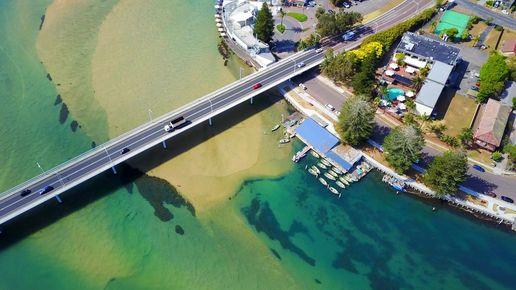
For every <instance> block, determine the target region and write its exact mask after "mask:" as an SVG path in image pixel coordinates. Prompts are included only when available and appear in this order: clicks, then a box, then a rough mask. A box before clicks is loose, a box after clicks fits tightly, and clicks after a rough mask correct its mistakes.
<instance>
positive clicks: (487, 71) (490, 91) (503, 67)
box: [477, 51, 510, 102]
mask: <svg viewBox="0 0 516 290" xmlns="http://www.w3.org/2000/svg"><path fill="white" fill-rule="evenodd" d="M509 76H510V71H509V66H508V65H507V62H506V61H505V57H504V56H503V55H501V54H499V53H498V52H496V51H494V52H491V54H490V55H489V58H488V59H487V61H486V63H485V64H484V65H483V66H482V68H481V69H480V90H479V92H478V95H477V101H479V102H485V101H487V99H489V98H494V97H497V96H498V95H499V94H500V93H501V92H502V90H503V88H504V87H505V82H506V81H507V80H508V79H509Z"/></svg>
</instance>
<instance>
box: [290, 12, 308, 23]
mask: <svg viewBox="0 0 516 290" xmlns="http://www.w3.org/2000/svg"><path fill="white" fill-rule="evenodd" d="M287 16H290V17H292V18H294V19H296V20H297V21H299V22H305V21H307V20H308V16H306V15H305V14H303V13H297V12H288V13H287Z"/></svg>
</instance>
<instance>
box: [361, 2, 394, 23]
mask: <svg viewBox="0 0 516 290" xmlns="http://www.w3.org/2000/svg"><path fill="white" fill-rule="evenodd" d="M403 1H404V0H392V1H389V2H388V3H387V4H385V5H384V6H382V7H381V8H380V9H377V10H375V11H373V12H371V13H369V14H366V15H364V20H362V23H367V22H369V21H371V20H373V19H375V18H376V17H378V16H380V15H382V14H384V13H385V12H387V11H389V10H391V9H392V8H394V7H395V6H397V5H398V4H400V3H401V2H403Z"/></svg>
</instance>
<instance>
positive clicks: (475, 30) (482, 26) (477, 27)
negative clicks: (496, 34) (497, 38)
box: [469, 21, 487, 46]
mask: <svg viewBox="0 0 516 290" xmlns="http://www.w3.org/2000/svg"><path fill="white" fill-rule="evenodd" d="M486 28H487V24H486V23H485V22H483V21H480V22H478V23H477V24H474V25H473V27H472V28H471V29H470V30H469V33H470V34H471V35H473V37H475V36H480V34H481V33H482V32H483V31H484V30H486ZM473 44H475V42H474V41H470V42H469V46H473Z"/></svg>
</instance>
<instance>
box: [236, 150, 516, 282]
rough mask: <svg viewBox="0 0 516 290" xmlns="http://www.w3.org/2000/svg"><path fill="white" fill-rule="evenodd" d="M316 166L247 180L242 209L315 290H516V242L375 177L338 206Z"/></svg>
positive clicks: (349, 191) (278, 254)
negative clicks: (312, 170) (314, 169)
mask: <svg viewBox="0 0 516 290" xmlns="http://www.w3.org/2000/svg"><path fill="white" fill-rule="evenodd" d="M314 162H315V158H313V157H311V156H309V157H307V158H306V159H305V160H302V162H300V163H299V164H297V165H296V166H295V168H294V169H293V170H292V171H291V172H290V173H289V174H288V175H286V176H283V177H281V178H277V179H266V180H253V181H248V182H246V183H245V184H244V186H243V187H242V189H241V190H240V191H239V192H238V195H237V204H236V207H237V209H239V210H240V211H241V213H242V215H243V216H244V217H245V218H246V220H247V222H248V224H249V226H251V227H253V228H254V230H255V231H256V233H257V234H258V235H259V236H260V237H261V239H262V240H263V241H264V243H266V244H267V245H268V247H269V248H270V250H271V253H272V254H273V255H275V256H276V258H277V259H278V260H280V261H281V263H282V264H283V265H285V267H287V268H289V270H290V271H292V272H293V273H295V277H296V278H297V279H300V280H302V281H303V282H304V283H305V285H306V288H307V289H369V288H372V289H514V286H515V283H516V275H514V273H515V271H516V249H515V247H514V245H516V236H515V235H514V234H512V233H508V232H504V231H501V230H499V229H495V228H492V227H491V226H488V225H485V224H483V223H481V222H479V221H477V220H472V219H471V218H468V217H465V216H463V215H461V214H459V213H458V212H457V211H455V210H453V209H448V208H446V207H442V206H439V205H433V204H427V203H426V202H424V201H421V200H418V199H416V198H414V197H412V196H408V195H405V194H401V195H396V194H395V192H394V191H393V190H391V189H390V188H389V187H388V186H387V185H385V184H383V183H382V182H381V176H380V175H379V174H378V173H374V171H373V172H371V173H370V174H369V175H368V176H367V177H366V178H365V179H363V180H362V181H361V182H359V183H356V184H354V185H352V186H351V187H349V188H347V189H344V190H342V189H340V191H341V193H342V197H341V198H340V199H339V198H336V197H335V196H334V195H333V194H332V193H330V192H329V191H328V190H327V189H326V188H324V187H323V186H322V185H321V184H320V183H319V181H317V180H316V178H314V177H313V176H311V175H310V174H309V173H308V172H307V171H305V170H304V167H305V165H310V164H314ZM433 206H437V208H438V211H437V212H435V213H434V212H432V207H433Z"/></svg>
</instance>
